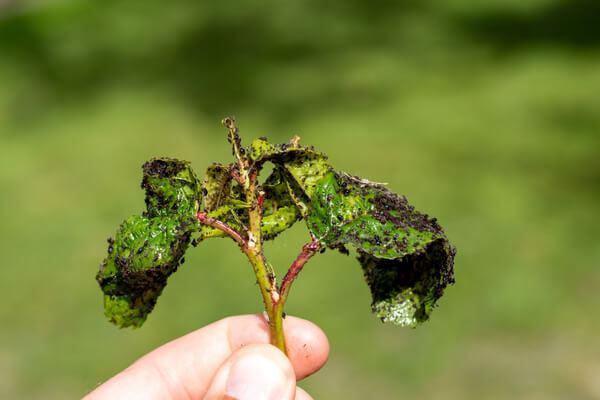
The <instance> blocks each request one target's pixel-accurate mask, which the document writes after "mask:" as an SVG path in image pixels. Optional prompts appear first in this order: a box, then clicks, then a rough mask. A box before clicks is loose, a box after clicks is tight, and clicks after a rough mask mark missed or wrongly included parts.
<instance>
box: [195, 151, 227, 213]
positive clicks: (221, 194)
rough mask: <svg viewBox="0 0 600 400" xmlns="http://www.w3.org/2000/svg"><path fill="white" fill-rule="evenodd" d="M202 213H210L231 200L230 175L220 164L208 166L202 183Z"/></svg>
mask: <svg viewBox="0 0 600 400" xmlns="http://www.w3.org/2000/svg"><path fill="white" fill-rule="evenodd" d="M202 194H203V195H204V211H205V212H211V211H214V210H216V209H217V208H219V207H221V206H224V205H225V204H227V202H228V201H229V199H230V198H231V175H230V174H229V170H228V169H227V167H225V166H223V165H221V164H216V163H215V164H213V165H211V166H209V167H208V168H207V170H206V174H205V175H204V182H203V183H202Z"/></svg>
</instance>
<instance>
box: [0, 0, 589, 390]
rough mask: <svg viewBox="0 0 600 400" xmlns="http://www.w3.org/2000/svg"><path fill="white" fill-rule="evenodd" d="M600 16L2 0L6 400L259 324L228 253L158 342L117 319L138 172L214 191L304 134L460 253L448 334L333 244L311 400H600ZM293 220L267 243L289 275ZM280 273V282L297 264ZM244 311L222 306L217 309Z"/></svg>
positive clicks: (316, 303) (0, 337) (446, 0)
mask: <svg viewBox="0 0 600 400" xmlns="http://www.w3.org/2000/svg"><path fill="white" fill-rule="evenodd" d="M598 15H600V3H599V2H597V1H592V0H570V1H568V0H564V1H561V0H532V1H528V2H523V1H516V0H491V1H487V2H475V1H467V0H438V1H427V0H422V1H416V0H407V1H402V2H400V1H385V0H372V1H368V2H366V1H359V0H347V1H330V0H325V1H287V2H275V1H236V2H229V1H219V2H211V1H197V0H194V1H191V0H177V1H171V2H165V1H157V0H121V1H113V0H105V1H101V2H100V1H90V0H57V1H50V0H49V1H29V2H27V1H10V0H8V1H7V0H4V1H3V2H0V193H1V195H0V239H1V240H0V243H1V245H0V246H1V247H0V248H1V250H2V256H1V260H2V261H1V263H2V270H1V271H2V272H1V273H2V276H1V278H0V299H1V303H0V304H1V305H0V398H3V399H66V398H77V397H80V396H81V395H83V394H84V393H86V392H87V391H89V390H91V389H92V388H94V387H95V385H97V384H98V383H99V382H100V381H102V380H105V379H107V378H108V377H110V376H112V375H113V374H115V373H116V372H118V371H120V370H121V369H123V368H125V367H126V366H127V365H129V364H130V363H131V362H132V361H133V360H135V359H136V358H137V357H139V356H141V355H142V354H145V353H146V352H148V351H149V350H151V349H153V348H155V347H157V346H159V345H161V344H163V343H165V342H167V341H169V340H171V339H174V338H176V337H179V336H181V335H184V334H185V333H187V332H190V331H192V330H194V329H197V328H199V327H201V326H203V325H205V324H208V323H210V322H212V321H214V320H216V319H219V318H222V317H224V316H227V315H231V314H240V313H253V312H260V311H261V300H260V297H259V293H258V290H257V287H256V286H255V285H254V280H253V276H252V273H251V270H250V267H249V266H248V263H247V262H246V261H245V259H244V258H243V256H242V254H241V253H240V252H238V251H237V250H235V246H234V245H233V244H232V243H230V242H229V241H227V240H211V241H207V242H205V243H202V244H201V245H200V246H199V247H198V248H197V249H195V250H194V251H190V253H189V254H188V255H186V259H187V260H188V261H187V262H186V264H185V266H184V267H183V268H182V269H181V270H180V271H179V272H178V273H177V274H175V275H174V276H173V277H172V278H171V279H170V282H169V285H168V287H167V288H166V290H165V292H164V294H163V296H162V297H161V299H160V300H159V302H158V305H157V307H156V309H155V311H154V312H153V313H152V314H151V315H150V317H149V319H148V321H147V323H146V324H145V326H144V327H143V328H142V329H139V330H136V331H130V330H119V329H117V328H115V327H114V326H112V325H110V324H109V323H108V322H107V321H106V320H105V318H104V316H103V313H102V297H101V292H100V290H99V288H98V286H97V284H96V282H95V280H94V275H95V273H96V271H97V268H98V264H99V263H100V261H101V260H102V258H103V257H104V254H105V251H106V247H107V245H106V241H105V240H106V238H107V237H108V236H110V235H114V233H115V230H116V228H117V226H118V224H119V223H120V222H121V220H122V219H123V218H125V217H126V216H129V215H131V214H135V213H140V212H141V211H142V209H143V206H144V204H143V193H142V191H141V189H140V188H139V183H140V180H141V169H140V166H141V164H142V163H143V162H144V161H145V160H147V159H149V158H151V157H153V156H162V155H168V156H172V157H178V158H183V159H188V160H191V161H192V162H193V165H194V166H195V170H196V172H197V173H198V174H201V175H202V174H203V171H204V169H205V167H206V166H207V165H208V164H209V163H210V162H213V161H219V162H228V161H229V160H230V149H229V147H228V144H227V143H226V140H225V136H226V132H225V130H224V129H223V128H222V127H221V126H220V124H219V121H220V119H221V118H222V117H224V116H226V115H230V114H234V115H235V116H236V117H237V120H238V123H239V125H240V127H241V130H242V134H243V137H244V138H246V142H248V141H249V140H251V139H253V138H255V137H258V136H267V137H268V138H269V139H270V140H271V141H274V142H285V141H288V140H289V139H290V138H291V137H293V136H294V135H296V134H297V135H300V136H301V137H302V143H304V144H310V145H314V146H316V147H317V149H319V150H321V151H323V152H325V153H327V154H328V155H329V156H330V160H331V163H332V164H333V165H334V166H335V167H336V168H337V169H343V170H346V171H348V172H351V173H353V174H357V175H360V176H363V177H366V178H369V179H371V180H374V181H379V182H389V187H390V188H391V189H392V190H394V191H397V192H399V193H403V194H406V195H407V197H408V198H409V200H410V201H411V203H412V204H414V205H416V206H417V208H418V209H419V210H422V211H424V212H427V213H430V214H432V215H434V216H436V217H437V218H438V219H439V221H440V222H441V223H442V225H443V226H444V228H445V230H446V232H447V234H448V236H449V237H450V239H451V240H452V241H453V243H454V244H455V245H456V246H457V248H458V255H457V258H456V279H457V283H456V285H454V286H453V287H450V288H449V289H448V290H447V291H446V295H445V296H444V297H443V298H442V299H441V301H440V307H439V308H438V309H437V310H436V311H435V313H434V314H433V316H432V319H431V321H430V322H427V323H426V324H425V325H423V326H421V327H419V328H417V329H415V330H411V329H401V328H396V327H393V326H387V325H383V324H381V323H380V322H379V321H378V320H377V319H376V318H375V317H373V316H372V315H371V314H370V311H369V303H370V295H369V292H368V288H367V286H366V285H365V283H364V282H363V278H362V273H361V270H360V267H359V265H358V263H357V262H356V261H355V260H352V259H351V258H349V257H345V256H343V255H340V254H337V253H334V252H327V253H325V254H324V255H322V256H319V257H315V258H314V259H313V260H311V262H310V263H309V264H308V265H307V267H306V269H305V270H304V271H303V272H302V274H301V276H300V278H299V280H298V282H297V283H296V285H295V286H294V290H293V291H292V295H291V296H290V301H289V302H288V306H287V312H288V313H289V314H293V315H296V316H300V317H304V318H308V319H311V320H312V321H314V322H316V323H317V324H318V325H320V326H321V327H322V328H323V330H324V331H325V332H326V333H327V334H328V336H329V339H330V341H331V358H330V360H329V362H328V364H327V365H326V366H325V368H324V369H323V370H322V371H321V372H319V373H318V374H316V375H315V376H313V377H310V378H308V379H307V380H306V381H304V382H303V383H301V385H302V386H303V387H304V388H305V389H306V390H307V391H308V392H309V393H311V394H312V395H313V396H314V397H315V399H331V400H336V399H364V398H372V399H401V398H407V399H408V398H411V399H433V398H436V399H482V398H484V399H506V398H519V399H534V400H535V399H566V398H568V399H600V340H599V337H600V336H599V335H600V318H598V317H599V316H600V312H599V310H600V297H599V296H600V295H599V293H600V245H599V242H600V231H599V229H598V222H600V216H599V212H600V207H599V205H600V29H598ZM307 240H308V238H307V232H306V230H305V228H304V226H302V224H297V225H296V226H295V227H294V228H293V229H292V230H291V231H289V232H286V234H284V235H282V237H281V238H280V239H279V240H277V241H276V242H275V243H271V244H269V245H268V247H267V255H269V257H270V260H271V261H272V262H273V263H274V264H275V265H276V266H279V269H280V270H282V269H283V267H285V266H287V265H289V264H290V263H291V261H292V260H293V258H295V256H296V254H297V253H298V251H299V248H300V245H301V244H303V243H305V242H306V241H307ZM280 273H281V272H280ZM217 292H218V293H220V294H222V297H221V298H220V300H219V303H218V304H215V303H214V302H213V301H211V300H210V299H213V298H214V296H215V295H216V293H217Z"/></svg>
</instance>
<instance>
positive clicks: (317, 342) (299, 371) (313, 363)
mask: <svg viewBox="0 0 600 400" xmlns="http://www.w3.org/2000/svg"><path fill="white" fill-rule="evenodd" d="M283 327H284V332H285V338H286V345H287V348H286V350H287V353H288V357H289V358H290V360H291V361H292V364H293V365H294V370H295V371H296V379H298V380H300V379H303V378H306V377H307V376H309V375H312V374H314V373H315V372H317V371H318V370H320V369H321V368H322V367H323V365H325V363H326V362H327V360H328V358H329V340H328V339H327V336H326V335H325V333H324V332H323V331H322V330H321V328H319V327H318V326H317V325H315V324H314V323H312V322H310V321H307V320H305V319H301V318H295V317H287V318H286V319H285V321H284V325H283Z"/></svg>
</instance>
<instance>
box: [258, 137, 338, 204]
mask: <svg viewBox="0 0 600 400" xmlns="http://www.w3.org/2000/svg"><path fill="white" fill-rule="evenodd" d="M299 139H300V138H295V139H294V140H292V141H291V142H290V143H284V144H279V145H273V144H270V143H268V142H267V140H266V139H265V138H259V139H256V140H255V141H254V142H252V144H251V145H250V146H249V147H248V149H247V150H246V152H247V153H248V155H249V157H250V159H251V160H252V161H254V162H256V163H263V162H265V161H271V162H272V163H273V164H275V165H279V166H283V168H285V169H286V170H287V172H288V173H289V174H290V176H291V177H293V178H294V180H295V181H296V183H297V184H298V185H299V187H300V188H301V189H302V191H303V192H304V193H305V194H306V196H308V198H312V195H313V192H314V188H315V186H316V185H317V183H318V182H319V181H320V180H321V179H322V178H323V177H324V176H325V174H326V173H327V172H329V171H330V170H331V166H330V165H329V163H328V162H327V156H326V155H325V154H323V153H319V152H317V151H315V150H314V149H313V148H312V147H305V146H300V145H299V144H298V143H297V142H298V140H299Z"/></svg>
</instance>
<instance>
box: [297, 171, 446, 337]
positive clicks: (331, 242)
mask: <svg viewBox="0 0 600 400" xmlns="http://www.w3.org/2000/svg"><path fill="white" fill-rule="evenodd" d="M307 225H308V228H309V229H310V230H311V232H312V233H313V234H314V235H315V236H316V237H317V240H318V241H320V242H321V243H323V244H324V245H326V246H329V247H330V248H341V247H342V246H345V245H352V246H354V247H356V248H357V250H358V252H359V254H360V257H359V261H360V263H361V265H362V267H363V271H364V274H365V277H366V280H367V283H368V284H369V287H370V289H371V294H372V295H373V303H372V308H373V312H374V313H375V314H376V315H377V316H379V317H380V318H381V319H382V320H383V321H385V322H393V323H396V324H398V325H403V326H413V327H414V326H416V325H417V324H418V323H421V322H423V321H425V320H427V319H428V317H429V314H430V313H431V310H432V308H433V307H434V305H435V303H436V301H437V300H438V299H439V297H441V295H442V293H443V289H444V288H445V287H446V285H447V284H448V283H452V282H453V260H454V254H455V249H454V247H452V246H451V245H450V243H449V242H448V240H447V239H446V236H445V234H444V232H443V230H442V228H441V227H440V225H439V224H438V223H437V221H436V219H435V218H429V217H428V216H427V215H425V214H421V213H419V212H418V211H415V209H414V207H412V206H410V205H409V204H408V202H407V200H406V198H405V197H400V196H398V195H397V194H395V193H393V192H391V191H390V190H388V189H387V188H385V187H384V186H383V185H381V184H376V183H372V182H369V181H367V180H364V179H359V178H356V177H352V176H350V175H347V174H345V173H336V172H333V171H330V172H329V173H327V174H326V175H325V177H324V178H323V179H322V180H321V181H319V183H318V185H317V186H316V187H315V192H314V196H313V198H312V202H311V211H310V216H309V217H308V218H307Z"/></svg>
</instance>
